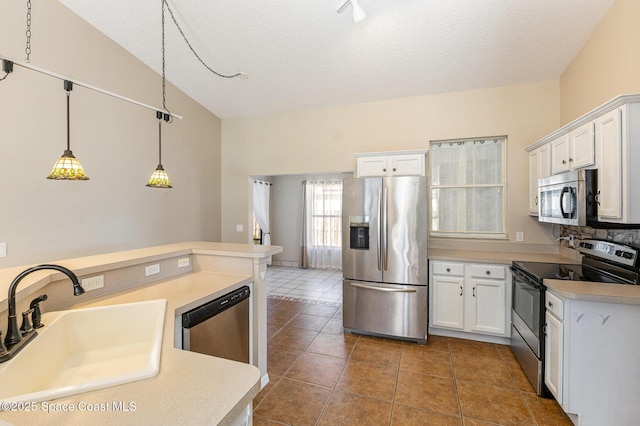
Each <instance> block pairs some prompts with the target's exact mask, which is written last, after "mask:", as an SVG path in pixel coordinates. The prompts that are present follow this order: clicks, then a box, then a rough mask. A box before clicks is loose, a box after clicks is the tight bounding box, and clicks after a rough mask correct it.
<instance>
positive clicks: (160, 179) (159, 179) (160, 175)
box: [147, 111, 171, 188]
mask: <svg viewBox="0 0 640 426" xmlns="http://www.w3.org/2000/svg"><path fill="white" fill-rule="evenodd" d="M156 118H157V119H158V166H157V167H156V169H155V170H154V171H153V173H152V174H151V177H150V178H149V180H148V181H147V186H148V187H151V188H171V180H170V179H169V175H168V174H167V172H165V171H164V167H162V120H164V121H166V122H169V114H165V113H163V112H162V111H156Z"/></svg>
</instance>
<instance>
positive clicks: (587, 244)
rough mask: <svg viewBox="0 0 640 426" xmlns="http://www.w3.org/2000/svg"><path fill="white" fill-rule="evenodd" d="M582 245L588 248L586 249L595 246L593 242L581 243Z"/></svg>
mask: <svg viewBox="0 0 640 426" xmlns="http://www.w3.org/2000/svg"><path fill="white" fill-rule="evenodd" d="M580 247H583V248H586V249H592V248H593V244H591V243H580Z"/></svg>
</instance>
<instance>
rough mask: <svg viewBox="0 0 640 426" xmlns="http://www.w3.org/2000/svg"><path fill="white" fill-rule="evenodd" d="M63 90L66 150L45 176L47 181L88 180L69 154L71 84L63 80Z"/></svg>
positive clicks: (70, 153)
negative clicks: (65, 114)
mask: <svg viewBox="0 0 640 426" xmlns="http://www.w3.org/2000/svg"><path fill="white" fill-rule="evenodd" d="M64 90H65V91H66V92H67V149H65V150H64V153H63V154H62V157H60V158H59V159H58V161H56V164H54V165H53V170H51V174H50V175H49V176H47V179H55V180H89V177H88V176H87V175H86V174H85V173H84V169H83V168H82V165H81V164H80V162H79V161H78V160H77V159H76V157H75V156H74V155H73V152H71V144H70V140H71V137H70V132H69V121H70V120H69V98H70V95H71V91H72V90H73V83H72V82H70V81H69V80H64Z"/></svg>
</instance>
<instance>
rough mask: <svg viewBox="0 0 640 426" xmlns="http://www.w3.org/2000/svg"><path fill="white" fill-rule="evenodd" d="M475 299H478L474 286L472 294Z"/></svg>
mask: <svg viewBox="0 0 640 426" xmlns="http://www.w3.org/2000/svg"><path fill="white" fill-rule="evenodd" d="M472 295H473V297H476V286H473V293H472Z"/></svg>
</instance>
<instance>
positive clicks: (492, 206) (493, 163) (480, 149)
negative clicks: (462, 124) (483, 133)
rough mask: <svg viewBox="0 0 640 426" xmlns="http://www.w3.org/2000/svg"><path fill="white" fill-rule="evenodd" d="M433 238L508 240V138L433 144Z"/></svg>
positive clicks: (431, 146)
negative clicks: (506, 168)
mask: <svg viewBox="0 0 640 426" xmlns="http://www.w3.org/2000/svg"><path fill="white" fill-rule="evenodd" d="M429 152H430V155H429V158H430V161H431V168H430V169H431V182H430V183H431V235H432V236H434V237H452V238H506V234H507V232H506V220H505V210H506V209H505V206H506V186H505V175H506V173H505V158H506V137H495V138H482V139H463V140H447V141H432V142H431V144H430V151H429Z"/></svg>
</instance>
